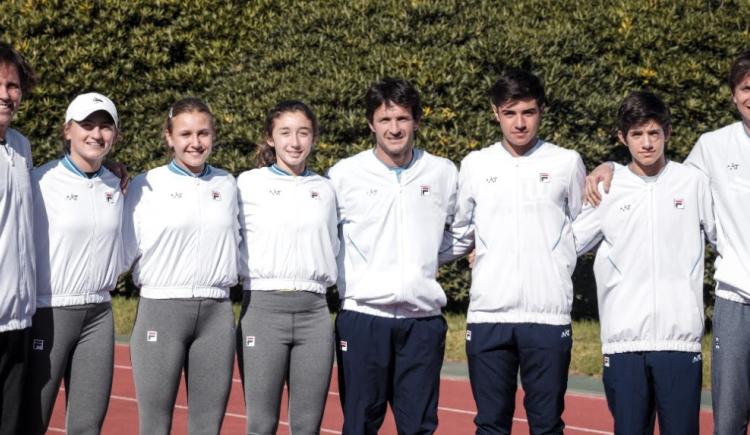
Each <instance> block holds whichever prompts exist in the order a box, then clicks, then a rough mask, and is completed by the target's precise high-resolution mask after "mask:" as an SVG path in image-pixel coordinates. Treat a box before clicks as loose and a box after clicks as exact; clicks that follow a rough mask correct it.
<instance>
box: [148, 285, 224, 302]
mask: <svg viewBox="0 0 750 435" xmlns="http://www.w3.org/2000/svg"><path fill="white" fill-rule="evenodd" d="M141 297H143V298H146V299H192V298H209V299H227V298H228V297H229V288H227V287H141Z"/></svg>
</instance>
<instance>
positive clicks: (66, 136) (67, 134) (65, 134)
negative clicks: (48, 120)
mask: <svg viewBox="0 0 750 435" xmlns="http://www.w3.org/2000/svg"><path fill="white" fill-rule="evenodd" d="M72 123H73V122H72V121H71V122H67V123H65V124H63V127H62V132H63V139H65V140H70V125H71V124H72Z"/></svg>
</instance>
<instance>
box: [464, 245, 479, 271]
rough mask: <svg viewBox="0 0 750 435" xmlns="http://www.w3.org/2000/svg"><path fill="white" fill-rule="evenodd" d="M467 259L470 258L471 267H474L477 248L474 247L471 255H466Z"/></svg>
mask: <svg viewBox="0 0 750 435" xmlns="http://www.w3.org/2000/svg"><path fill="white" fill-rule="evenodd" d="M466 259H467V260H469V269H473V268H474V262H475V261H476V259H477V250H476V249H473V250H472V251H471V252H469V255H468V256H467V257H466Z"/></svg>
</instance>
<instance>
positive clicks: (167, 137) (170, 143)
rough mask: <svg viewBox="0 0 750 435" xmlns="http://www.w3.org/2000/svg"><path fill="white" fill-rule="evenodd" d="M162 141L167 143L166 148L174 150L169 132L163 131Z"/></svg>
mask: <svg viewBox="0 0 750 435" xmlns="http://www.w3.org/2000/svg"><path fill="white" fill-rule="evenodd" d="M164 140H165V141H166V142H167V146H168V147H169V148H174V143H173V142H172V135H171V134H169V130H164Z"/></svg>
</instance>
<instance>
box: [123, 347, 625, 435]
mask: <svg viewBox="0 0 750 435" xmlns="http://www.w3.org/2000/svg"><path fill="white" fill-rule="evenodd" d="M116 345H117V346H121V347H128V348H129V347H130V346H129V345H128V344H125V343H116ZM115 368H117V369H121V370H132V367H131V366H129V365H123V364H115ZM448 380H449V381H454V382H468V379H466V380H463V379H448ZM232 382H234V383H241V382H242V381H241V380H240V379H239V378H232ZM284 388H286V387H284ZM328 394H329V395H332V396H338V395H339V393H337V392H335V391H329V392H328ZM565 395H566V396H570V397H578V398H586V399H595V400H604V398H603V396H600V395H597V394H587V393H580V392H567V393H565ZM112 397H113V398H118V399H120V400H130V401H133V402H134V401H135V399H132V398H126V397H122V396H112ZM175 407H176V408H180V409H187V407H186V406H184V405H175ZM438 410H439V411H444V412H453V413H456V414H464V415H476V411H472V410H469V409H460V408H450V407H447V406H438ZM226 415H227V416H230V417H240V418H245V416H244V415H239V414H232V413H226ZM513 420H514V421H517V422H519V423H526V424H528V420H526V419H525V418H521V417H513ZM279 423H280V424H283V425H285V426H288V425H289V423H288V422H284V421H279ZM565 427H566V428H567V429H570V430H576V431H579V432H585V433H592V434H598V435H612V434H613V432H609V431H602V430H598V429H589V428H585V427H579V426H571V425H565ZM320 431H321V432H325V433H335V434H340V433H341V432H337V431H332V430H330V429H323V428H321V430H320Z"/></svg>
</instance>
